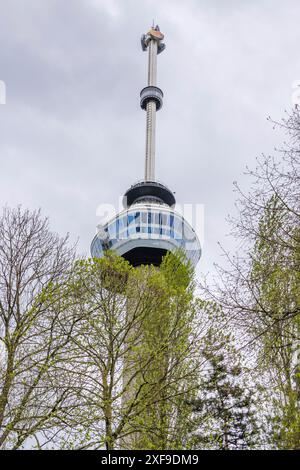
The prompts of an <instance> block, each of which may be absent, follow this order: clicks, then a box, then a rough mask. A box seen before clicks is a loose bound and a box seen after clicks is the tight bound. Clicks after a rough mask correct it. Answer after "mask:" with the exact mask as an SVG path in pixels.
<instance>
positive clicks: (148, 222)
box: [91, 25, 201, 267]
mask: <svg viewBox="0 0 300 470" xmlns="http://www.w3.org/2000/svg"><path fill="white" fill-rule="evenodd" d="M163 39H164V35H163V34H162V32H161V31H160V29H159V27H158V26H154V25H153V26H152V28H150V30H149V31H148V33H146V34H143V36H142V38H141V43H142V49H143V51H147V52H148V84H147V86H146V87H145V88H143V89H142V91H141V93H140V104H141V108H142V109H144V110H145V111H146V152H145V153H146V155H145V176H144V180H143V181H138V182H136V183H134V184H132V185H131V186H130V188H129V189H128V190H127V191H126V192H125V195H124V198H123V206H124V210H123V211H121V212H120V213H118V214H117V215H115V216H114V217H113V218H112V219H110V220H108V221H107V222H106V223H105V225H103V226H102V227H98V233H97V234H96V236H95V237H94V239H93V241H92V245H91V254H92V256H93V257H95V258H97V257H99V258H101V257H102V256H104V253H105V251H106V250H107V249H110V250H114V251H115V252H116V253H117V254H118V255H120V256H122V257H123V258H125V259H126V260H127V261H129V263H130V264H131V265H132V266H134V267H138V266H141V265H147V264H148V265H149V264H152V265H154V266H160V264H161V262H162V259H163V257H164V256H165V255H166V253H168V252H170V251H175V250H177V249H181V250H184V252H185V254H186V257H187V259H189V260H190V261H191V262H192V264H193V265H194V266H196V264H197V263H198V261H199V259H200V256H201V246H200V243H199V240H198V237H197V235H196V233H195V231H194V230H193V228H192V227H191V226H190V225H189V223H188V222H187V221H186V220H185V219H184V217H182V215H181V214H179V213H178V212H177V211H176V210H175V204H176V201H175V196H174V193H173V191H171V190H170V189H169V188H168V187H167V186H166V185H164V184H162V183H160V182H159V181H157V180H155V118H156V111H158V110H159V109H160V108H161V107H162V104H163V92H162V91H161V89H160V88H158V86H157V79H156V78H157V77H156V76H157V55H158V54H160V53H161V52H162V51H163V50H164V49H165V44H164V43H163Z"/></svg>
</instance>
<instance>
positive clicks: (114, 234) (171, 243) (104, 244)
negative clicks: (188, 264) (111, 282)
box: [91, 203, 201, 266]
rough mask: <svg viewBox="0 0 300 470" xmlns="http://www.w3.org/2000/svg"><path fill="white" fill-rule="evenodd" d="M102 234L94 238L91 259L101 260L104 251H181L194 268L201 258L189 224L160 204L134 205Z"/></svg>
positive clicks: (106, 225)
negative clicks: (143, 248) (142, 248)
mask: <svg viewBox="0 0 300 470" xmlns="http://www.w3.org/2000/svg"><path fill="white" fill-rule="evenodd" d="M103 230H104V232H103V234H102V236H101V237H100V236H99V235H96V236H95V238H94V239H93V241H92V245H91V253H92V256H93V257H101V256H103V250H106V249H113V250H115V251H116V252H117V253H118V254H119V255H123V254H124V253H126V252H127V251H129V250H132V249H134V248H136V247H142V246H144V247H146V246H147V247H153V248H162V249H165V250H167V251H173V250H175V249H176V248H182V249H183V250H184V251H185V253H186V256H187V258H188V259H190V260H191V261H192V263H193V265H194V266H196V264H197V262H198V261H199V258H200V256H201V248H200V243H199V240H198V237H197V235H196V233H195V231H194V230H193V228H192V227H191V226H190V224H189V223H188V222H187V221H186V220H185V219H184V218H183V217H182V216H181V215H180V214H178V213H176V212H175V211H174V210H172V209H171V208H170V209H169V207H167V206H162V205H160V204H159V205H158V204H151V205H150V204H148V205H147V204H138V203H137V204H134V205H133V206H131V207H130V209H128V210H126V211H123V212H121V213H120V214H118V215H117V216H116V217H114V218H113V219H112V220H110V221H109V222H108V223H107V224H105V225H104V227H103Z"/></svg>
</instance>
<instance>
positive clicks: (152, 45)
mask: <svg viewBox="0 0 300 470" xmlns="http://www.w3.org/2000/svg"><path fill="white" fill-rule="evenodd" d="M163 37H164V36H163V34H162V33H161V32H160V31H159V28H158V26H156V28H155V29H154V28H152V29H151V30H150V31H149V32H148V33H147V34H146V35H144V36H143V37H142V48H143V49H144V50H147V49H148V86H147V87H146V88H144V89H143V90H142V92H141V98H142V101H141V106H142V108H143V109H145V110H146V155H145V181H154V180H155V127H156V111H157V110H158V109H160V108H161V106H162V96H163V94H162V91H161V90H160V89H159V88H157V86H156V78H157V54H159V53H160V52H161V51H162V50H163V49H164V47H165V45H164V44H163V43H162V42H161V40H162V39H163Z"/></svg>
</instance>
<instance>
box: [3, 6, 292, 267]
mask: <svg viewBox="0 0 300 470" xmlns="http://www.w3.org/2000/svg"><path fill="white" fill-rule="evenodd" d="M299 18H300V3H299V2H298V1H297V0H294V1H292V0H291V1H287V2H280V1H279V0H278V1H277V0H272V1H271V0H269V1H266V0H265V1H253V2H250V1H244V2H241V1H228V2H221V1H217V0H214V1H198V0H195V1H192V0H188V1H186V2H181V1H174V0H172V1H169V0H167V1H166V0H165V1H164V2H161V1H158V0H152V1H151V2H150V1H145V0H142V1H133V0H127V1H124V0H123V1H122V0H85V1H79V0H72V2H71V1H66V2H61V1H58V0H47V1H44V2H40V1H38V0H35V1H34V0H26V1H21V0H10V1H8V0H7V1H4V2H2V5H1V17H0V40H1V48H0V80H3V81H4V82H5V83H6V95H7V96H6V98H7V103H6V105H0V158H1V170H0V202H1V206H3V205H4V204H8V205H10V206H15V205H17V204H20V203H22V204H23V205H24V206H25V207H29V208H31V209H34V208H38V207H41V208H42V210H43V213H44V214H45V215H49V217H50V222H51V227H52V228H53V229H54V230H56V231H58V232H59V233H60V234H63V233H65V232H67V231H69V232H70V234H71V237H72V239H77V237H79V245H78V248H79V251H80V252H81V253H87V254H88V253H89V245H90V242H91V240H92V237H93V236H94V233H95V227H96V224H97V217H96V209H97V206H98V205H99V204H102V203H113V204H116V205H117V204H118V198H119V197H120V196H122V195H123V193H124V192H125V190H126V189H128V187H129V186H130V184H132V183H133V182H134V181H135V180H138V179H141V178H142V177H143V168H144V142H145V113H144V112H142V111H141V110H140V108H139V92H140V89H141V88H143V87H144V86H145V85H146V78H147V77H146V74H147V56H146V54H145V53H143V52H142V50H141V48H140V36H141V34H142V33H144V32H146V31H147V29H148V28H149V26H150V25H151V23H152V19H154V21H155V23H158V24H159V25H160V27H161V30H162V31H163V32H164V33H165V43H166V51H165V52H164V53H163V54H161V55H160V56H159V58H158V85H159V86H160V87H161V88H162V90H163V91H164V95H165V100H164V107H163V109H162V110H161V111H160V112H159V113H158V115H157V152H156V158H157V160H156V175H157V178H158V179H159V180H161V181H163V182H165V183H166V184H167V185H168V186H169V187H170V188H171V189H172V190H174V191H176V198H177V201H178V202H179V203H195V204H201V203H202V204H204V205H205V243H204V247H203V257H202V259H201V261H200V263H199V265H198V270H199V272H205V271H207V270H211V269H212V263H213V262H214V261H220V251H219V249H218V247H217V241H221V242H222V243H223V244H225V245H226V246H229V245H230V243H231V242H230V241H229V240H228V238H227V237H226V233H228V226H227V224H226V222H225V217H226V215H227V214H228V213H231V212H232V211H233V210H234V193H233V186H232V182H233V181H234V180H238V181H239V182H240V184H241V186H242V187H245V188H247V185H248V183H249V181H248V179H247V178H246V177H243V175H242V173H243V171H244V169H245V166H246V165H249V166H254V165H255V157H256V156H258V155H259V154H260V153H261V152H264V153H267V154H268V153H272V151H273V148H274V146H276V145H278V144H279V143H280V142H281V141H282V140H283V138H284V136H283V135H281V134H280V133H279V131H278V130H277V131H274V130H273V129H272V125H271V124H269V123H268V122H267V121H266V117H267V116H268V115H271V116H272V118H273V119H275V120H276V119H280V118H281V117H282V116H283V115H284V110H285V109H290V108H291V106H292V103H291V97H292V92H293V89H292V84H293V82H294V81H295V80H300V61H299V43H300V29H299Z"/></svg>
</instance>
